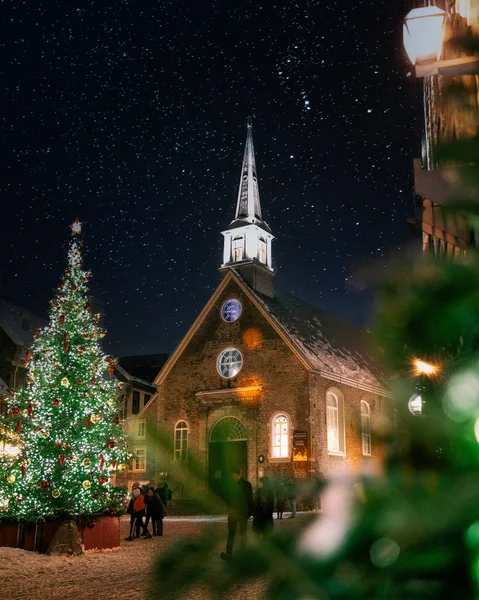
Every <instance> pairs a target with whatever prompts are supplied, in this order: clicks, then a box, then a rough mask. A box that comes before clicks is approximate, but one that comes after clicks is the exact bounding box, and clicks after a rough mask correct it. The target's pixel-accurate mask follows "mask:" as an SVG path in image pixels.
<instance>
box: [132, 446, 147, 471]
mask: <svg viewBox="0 0 479 600" xmlns="http://www.w3.org/2000/svg"><path fill="white" fill-rule="evenodd" d="M133 454H134V455H135V458H134V460H133V469H132V470H133V471H138V472H144V471H146V448H145V447H141V448H135V449H134V451H133Z"/></svg>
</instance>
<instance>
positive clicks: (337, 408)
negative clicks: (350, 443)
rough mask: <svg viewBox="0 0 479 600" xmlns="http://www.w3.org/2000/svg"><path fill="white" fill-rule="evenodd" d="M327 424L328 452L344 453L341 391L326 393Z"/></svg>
mask: <svg viewBox="0 0 479 600" xmlns="http://www.w3.org/2000/svg"><path fill="white" fill-rule="evenodd" d="M326 424H327V430H328V452H329V453H330V454H344V453H345V446H346V445H345V441H344V400H343V397H342V395H340V393H339V392H338V393H333V392H328V393H327V394H326Z"/></svg>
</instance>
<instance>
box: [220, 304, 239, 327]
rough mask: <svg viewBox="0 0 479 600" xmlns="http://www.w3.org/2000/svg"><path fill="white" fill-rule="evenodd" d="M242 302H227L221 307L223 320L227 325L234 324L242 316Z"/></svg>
mask: <svg viewBox="0 0 479 600" xmlns="http://www.w3.org/2000/svg"><path fill="white" fill-rule="evenodd" d="M241 310H242V309H241V302H240V301H239V300H236V298H231V299H230V300H226V302H225V303H224V304H223V306H222V307H221V318H222V319H223V321H226V322H227V323H234V322H235V321H237V320H238V319H239V317H240V315H241Z"/></svg>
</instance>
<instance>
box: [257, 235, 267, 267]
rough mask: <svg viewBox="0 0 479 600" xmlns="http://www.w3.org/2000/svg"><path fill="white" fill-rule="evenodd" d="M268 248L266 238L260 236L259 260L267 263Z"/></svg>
mask: <svg viewBox="0 0 479 600" xmlns="http://www.w3.org/2000/svg"><path fill="white" fill-rule="evenodd" d="M266 257H267V250H266V240H265V239H264V238H262V237H260V238H259V241H258V259H259V262H262V263H263V264H266Z"/></svg>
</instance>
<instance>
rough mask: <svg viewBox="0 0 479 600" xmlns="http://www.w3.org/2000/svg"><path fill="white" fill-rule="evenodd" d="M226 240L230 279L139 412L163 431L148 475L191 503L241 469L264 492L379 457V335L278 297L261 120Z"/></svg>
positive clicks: (382, 403) (382, 399) (151, 450)
mask: <svg viewBox="0 0 479 600" xmlns="http://www.w3.org/2000/svg"><path fill="white" fill-rule="evenodd" d="M223 237H224V254H223V264H222V265H221V269H220V270H221V272H222V273H223V279H222V281H221V283H220V285H219V286H218V288H217V289H216V291H215V292H214V293H213V295H212V297H211V298H210V300H209V302H208V303H207V305H206V306H205V307H204V308H203V310H202V312H201V313H200V315H199V316H198V318H197V319H196V321H195V322H194V324H193V325H192V327H191V328H190V330H189V331H188V332H187V334H186V336H185V337H184V339H183V340H182V341H181V343H180V344H179V346H178V347H177V348H176V350H175V351H174V352H173V354H172V355H171V356H170V357H169V359H168V361H167V362H166V364H165V365H164V367H163V368H162V370H161V371H160V373H159V374H158V376H157V378H156V380H155V382H154V383H155V384H156V386H157V394H156V395H155V396H154V397H153V398H152V400H151V401H150V402H149V403H148V405H147V406H145V409H144V410H143V411H142V412H141V413H140V414H139V415H138V417H139V418H141V419H146V421H147V422H148V430H149V431H155V432H156V433H155V434H153V436H152V437H151V441H150V442H149V443H148V449H147V452H148V457H147V460H146V462H145V470H144V474H142V476H141V477H140V478H141V479H142V480H144V481H152V482H155V483H156V482H157V480H161V479H164V478H166V477H168V482H169V485H170V487H176V485H181V494H182V497H183V498H184V499H188V498H202V497H203V498H204V497H207V496H208V495H210V494H215V495H216V494H221V490H222V489H223V487H224V485H225V483H226V482H227V481H229V479H230V478H231V469H232V468H233V467H234V466H241V467H242V468H243V470H244V473H245V476H246V477H247V478H248V479H249V480H250V481H251V482H252V483H253V485H255V484H256V483H257V481H258V479H259V477H261V476H263V475H269V476H273V477H275V476H284V477H295V478H308V477H313V476H314V477H316V476H317V477H320V476H325V475H328V474H330V473H331V472H332V471H333V470H334V469H335V468H336V467H338V466H340V465H343V464H344V463H348V464H349V465H351V466H353V468H360V467H361V466H362V465H363V464H364V462H365V461H370V460H373V459H374V458H375V457H378V456H379V455H380V450H381V449H380V445H379V443H378V439H377V437H376V431H377V430H378V427H381V426H382V424H383V423H384V421H385V419H386V415H387V402H388V400H387V397H386V393H385V392H384V390H383V389H382V387H381V385H380V383H379V381H378V379H377V373H378V372H379V370H378V367H377V364H376V362H375V360H374V358H373V357H372V356H371V355H370V352H369V350H368V343H369V340H368V334H367V333H366V332H365V331H363V330H361V329H359V328H356V327H354V326H352V325H350V324H348V323H346V322H344V321H342V320H341V319H339V318H337V317H334V316H332V315H329V314H327V313H324V312H322V311H320V310H318V309H317V308H316V307H313V306H311V305H309V304H307V303H305V302H303V301H301V300H300V299H298V298H295V297H293V296H291V295H287V294H283V293H281V292H279V291H278V290H277V289H276V285H275V273H274V268H273V261H272V255H273V252H272V244H273V239H274V236H273V234H272V232H271V230H270V228H269V227H268V225H267V224H266V223H265V222H264V221H263V219H262V214H261V205H260V200H259V188H258V179H257V174H256V165H255V158H254V148H253V138H252V127H251V122H250V121H249V122H248V130H247V142H246V149H245V155H244V159H243V166H242V171H241V179H240V186H239V193H238V202H237V208H236V214H235V219H234V220H233V221H232V223H231V224H230V225H229V227H228V228H227V229H226V230H225V231H224V232H223ZM153 439H154V440H155V441H154V442H153V441H152V440H153ZM158 440H160V442H158ZM185 467H186V468H185ZM139 475H140V474H138V477H139Z"/></svg>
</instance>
